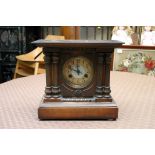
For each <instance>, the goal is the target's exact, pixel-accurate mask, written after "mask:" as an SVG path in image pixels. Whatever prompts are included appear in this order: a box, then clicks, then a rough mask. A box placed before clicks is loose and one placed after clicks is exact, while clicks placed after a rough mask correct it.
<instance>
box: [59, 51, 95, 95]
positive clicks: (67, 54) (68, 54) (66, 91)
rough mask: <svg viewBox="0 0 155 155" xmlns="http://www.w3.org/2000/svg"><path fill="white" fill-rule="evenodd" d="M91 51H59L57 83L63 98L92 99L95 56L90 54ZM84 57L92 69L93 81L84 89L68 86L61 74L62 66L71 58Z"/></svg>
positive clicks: (92, 53) (93, 53)
mask: <svg viewBox="0 0 155 155" xmlns="http://www.w3.org/2000/svg"><path fill="white" fill-rule="evenodd" d="M92 50H95V49H81V48H75V49H61V51H62V52H61V54H60V56H59V57H60V63H59V83H60V89H61V95H62V97H64V98H68V97H94V94H95V89H96V76H95V75H96V54H95V52H92ZM79 56H82V57H86V58H87V59H89V60H90V61H91V62H92V64H93V68H94V75H93V79H92V81H91V82H90V84H89V85H88V86H86V87H84V88H73V87H71V86H69V85H68V84H67V83H66V82H65V80H64V78H63V74H62V70H63V64H64V63H65V62H66V61H67V60H68V59H70V58H72V57H79Z"/></svg>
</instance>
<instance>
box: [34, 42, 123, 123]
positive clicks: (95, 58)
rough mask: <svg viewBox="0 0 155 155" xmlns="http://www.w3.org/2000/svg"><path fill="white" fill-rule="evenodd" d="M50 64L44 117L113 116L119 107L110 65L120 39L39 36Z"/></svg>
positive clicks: (41, 108)
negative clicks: (113, 91)
mask: <svg viewBox="0 0 155 155" xmlns="http://www.w3.org/2000/svg"><path fill="white" fill-rule="evenodd" d="M33 44H36V45H37V46H40V47H43V52H44V54H45V67H46V87H45V94H44V96H43V99H42V101H41V104H40V106H39V108H38V117H39V119H40V120H46V119H112V120H116V119H117V117H118V107H117V105H116V103H115V101H114V100H113V98H112V96H111V95H110V93H111V89H110V68H111V65H112V56H113V52H114V48H118V47H121V46H122V44H123V43H122V42H120V41H112V40H110V41H97V40H37V41H35V42H33Z"/></svg>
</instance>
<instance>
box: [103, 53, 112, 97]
mask: <svg viewBox="0 0 155 155" xmlns="http://www.w3.org/2000/svg"><path fill="white" fill-rule="evenodd" d="M104 63H105V64H104V66H105V68H104V70H105V75H106V76H105V81H104V87H103V92H104V97H105V98H110V97H111V96H110V93H111V89H110V68H111V63H112V53H107V54H105V61H104Z"/></svg>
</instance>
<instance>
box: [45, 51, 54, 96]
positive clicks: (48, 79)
mask: <svg viewBox="0 0 155 155" xmlns="http://www.w3.org/2000/svg"><path fill="white" fill-rule="evenodd" d="M44 60H45V68H46V87H45V97H46V98H50V97H52V77H51V74H52V70H51V64H52V61H51V54H47V53H45V56H44Z"/></svg>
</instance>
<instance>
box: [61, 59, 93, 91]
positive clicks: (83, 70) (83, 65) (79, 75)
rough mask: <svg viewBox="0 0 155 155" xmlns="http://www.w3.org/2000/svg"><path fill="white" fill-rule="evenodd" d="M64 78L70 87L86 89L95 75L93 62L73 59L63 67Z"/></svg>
mask: <svg viewBox="0 0 155 155" xmlns="http://www.w3.org/2000/svg"><path fill="white" fill-rule="evenodd" d="M62 70H63V78H64V80H65V82H66V84H68V85H69V86H70V87H73V88H84V87H86V86H88V85H89V84H90V83H91V81H92V79H93V75H94V68H93V64H92V62H91V61H90V60H89V59H88V58H86V57H84V56H78V57H72V58H70V59H68V60H67V61H66V62H65V63H64V65H63V69H62Z"/></svg>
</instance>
